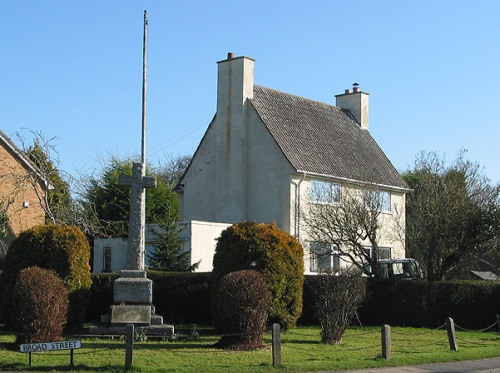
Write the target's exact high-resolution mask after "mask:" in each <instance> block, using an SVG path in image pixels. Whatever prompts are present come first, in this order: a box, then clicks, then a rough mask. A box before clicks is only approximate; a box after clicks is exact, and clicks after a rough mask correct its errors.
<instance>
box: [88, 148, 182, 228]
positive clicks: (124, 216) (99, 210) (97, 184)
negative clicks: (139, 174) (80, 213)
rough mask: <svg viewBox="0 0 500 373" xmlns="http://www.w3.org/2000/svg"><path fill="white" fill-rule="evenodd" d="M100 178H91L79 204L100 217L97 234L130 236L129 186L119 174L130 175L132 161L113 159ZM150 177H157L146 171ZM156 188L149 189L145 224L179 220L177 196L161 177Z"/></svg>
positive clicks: (91, 213) (98, 218)
mask: <svg viewBox="0 0 500 373" xmlns="http://www.w3.org/2000/svg"><path fill="white" fill-rule="evenodd" d="M107 163H108V164H107V165H106V166H105V167H104V168H103V170H102V171H101V173H100V174H99V175H98V176H97V177H91V178H90V180H89V182H88V183H89V185H88V186H87V187H86V190H85V191H84V193H83V196H82V200H81V201H80V202H81V204H82V206H83V208H84V210H85V211H87V214H88V215H91V216H95V217H97V220H98V221H97V222H94V223H95V224H96V226H97V227H98V228H95V230H96V232H93V234H94V235H99V236H105V237H127V236H128V222H129V213H130V187H127V186H122V185H119V184H118V179H119V177H120V175H131V174H132V164H133V159H119V158H117V157H110V159H109V160H108V161H107ZM147 174H148V175H149V176H156V175H155V173H154V172H152V171H150V170H149V169H148V170H147ZM156 181H157V186H156V188H148V189H146V223H161V222H162V221H165V220H167V221H170V220H175V219H176V217H177V196H176V194H175V193H174V191H173V190H172V187H171V186H170V185H168V184H167V183H166V182H165V181H164V180H163V179H162V178H161V177H157V178H156Z"/></svg>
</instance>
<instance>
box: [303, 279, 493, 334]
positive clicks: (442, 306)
mask: <svg viewBox="0 0 500 373" xmlns="http://www.w3.org/2000/svg"><path fill="white" fill-rule="evenodd" d="M315 281H316V277H315V276H306V280H305V284H304V308H303V311H304V312H303V314H302V317H301V319H300V320H299V323H302V324H315V323H317V322H316V320H315V319H314V310H313V308H312V307H313V305H314V293H313V288H314V286H315ZM497 314H500V282H493V281H439V282H433V281H431V282H428V281H394V280H385V279H369V280H368V283H367V292H366V299H365V301H364V302H363V304H362V305H361V307H360V309H359V311H358V316H359V321H360V322H361V324H362V325H366V326H368V325H372V326H373V325H383V324H389V325H393V326H396V325H397V326H413V327H429V328H435V327H438V326H440V325H442V324H443V323H444V321H445V320H446V318H448V317H451V318H453V319H454V321H455V322H456V323H457V325H459V326H461V327H464V328H467V329H483V328H486V327H487V326H489V325H491V324H493V323H494V322H495V321H496V317H497Z"/></svg>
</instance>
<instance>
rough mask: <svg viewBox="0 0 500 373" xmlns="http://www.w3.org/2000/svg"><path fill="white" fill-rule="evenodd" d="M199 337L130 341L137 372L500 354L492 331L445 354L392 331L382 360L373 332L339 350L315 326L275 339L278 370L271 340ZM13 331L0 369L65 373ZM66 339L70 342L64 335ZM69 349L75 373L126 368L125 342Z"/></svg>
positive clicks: (312, 366)
mask: <svg viewBox="0 0 500 373" xmlns="http://www.w3.org/2000/svg"><path fill="white" fill-rule="evenodd" d="M200 334H201V335H200V338H199V339H196V340H194V339H189V340H183V341H147V342H135V344H134V357H133V358H134V364H133V369H132V371H136V372H218V373H220V372H238V373H244V372H275V371H279V372H314V371H320V370H346V369H360V368H375V367H383V366H398V365H408V364H423V363H431V362H442V361H454V360H469V359H481V358H488V357H498V356H500V334H497V333H494V332H488V333H486V332H472V331H457V338H458V351H450V349H449V345H448V338H447V334H446V331H445V330H443V329H440V330H430V329H415V328H402V327H393V328H392V330H391V334H392V360H389V361H387V360H385V359H382V357H381V336H380V328H379V327H365V328H359V327H353V328H349V329H348V330H347V332H346V333H345V336H344V339H343V343H342V344H339V345H324V344H321V343H320V342H319V341H320V337H319V328H318V327H299V328H296V329H293V330H290V331H287V332H286V333H283V334H282V336H281V342H282V346H281V350H282V367H281V368H280V369H276V368H274V367H273V366H272V355H271V335H270V334H268V335H266V337H265V344H266V346H265V347H264V348H262V349H260V350H258V351H251V352H241V351H223V350H218V349H215V348H213V347H212V345H213V344H214V343H215V342H216V341H217V340H218V338H217V336H214V335H212V334H211V333H210V330H209V329H206V330H202V332H201V333H200ZM14 339H15V338H14V336H13V335H11V334H1V335H0V370H1V371H4V370H9V371H15V370H22V371H38V372H40V371H63V370H71V369H70V367H69V355H70V353H69V351H56V352H45V353H36V354H33V365H32V366H31V367H30V366H29V365H28V354H25V353H20V352H18V351H19V350H18V349H17V350H12V349H9V348H8V347H9V346H11V344H12V343H13V342H14ZM67 339H75V338H74V337H71V336H68V338H67ZM78 339H81V341H82V348H81V349H79V350H75V352H74V362H75V367H74V368H73V370H72V371H76V372H90V371H95V372H121V371H123V370H124V368H123V367H124V362H125V341H124V340H123V339H120V338H115V339H87V338H78Z"/></svg>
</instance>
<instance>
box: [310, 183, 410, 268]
mask: <svg viewBox="0 0 500 373" xmlns="http://www.w3.org/2000/svg"><path fill="white" fill-rule="evenodd" d="M328 188H329V186H328ZM337 193H340V190H339V191H338V192H337ZM387 193H388V192H382V191H380V190H378V189H374V188H371V187H367V188H360V187H358V188H355V187H343V188H342V193H341V197H340V195H339V196H338V197H337V198H334V200H332V198H331V195H332V192H331V191H330V189H328V190H316V191H314V192H313V193H312V194H313V197H312V200H310V201H309V203H307V204H306V207H304V208H303V210H302V212H301V217H302V222H303V224H304V226H305V227H306V230H307V237H308V240H310V241H311V242H320V243H325V244H327V245H328V247H329V248H332V247H334V248H335V250H336V255H338V256H339V257H341V258H342V259H344V260H346V261H347V262H351V263H352V264H353V265H354V266H355V267H357V268H358V269H360V270H361V271H363V272H364V273H366V274H368V275H371V274H372V271H371V268H376V264H377V261H378V259H379V240H380V237H381V235H382V234H385V235H391V237H392V239H394V240H396V239H400V237H401V235H399V234H398V232H397V229H395V228H394V231H393V232H388V231H387V230H388V229H391V228H387V226H386V224H387V219H385V220H384V219H383V218H382V216H381V214H382V212H383V211H384V209H386V208H387V207H386V205H387V203H389V204H390V198H389V200H387ZM315 194H316V195H318V194H319V195H320V196H319V198H318V196H314V195H315ZM321 195H322V196H321ZM389 208H390V207H389ZM391 216H392V218H393V219H396V220H397V219H398V216H399V212H398V211H397V210H396V211H393V213H392V215H391ZM369 248H370V249H369ZM330 250H331V249H330ZM324 254H325V255H332V252H327V253H324ZM313 255H314V253H313Z"/></svg>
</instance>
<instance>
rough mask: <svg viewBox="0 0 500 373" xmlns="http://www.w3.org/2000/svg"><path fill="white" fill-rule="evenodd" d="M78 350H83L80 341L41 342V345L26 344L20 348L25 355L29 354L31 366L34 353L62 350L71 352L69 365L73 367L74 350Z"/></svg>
mask: <svg viewBox="0 0 500 373" xmlns="http://www.w3.org/2000/svg"><path fill="white" fill-rule="evenodd" d="M77 348H82V342H81V341H79V340H75V341H58V342H39V343H25V344H21V345H20V346H19V351H21V352H24V353H29V364H30V366H31V362H32V360H31V354H32V353H33V352H50V351H61V350H71V352H70V358H69V363H70V364H71V366H73V364H74V361H73V350H75V349H77Z"/></svg>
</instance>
